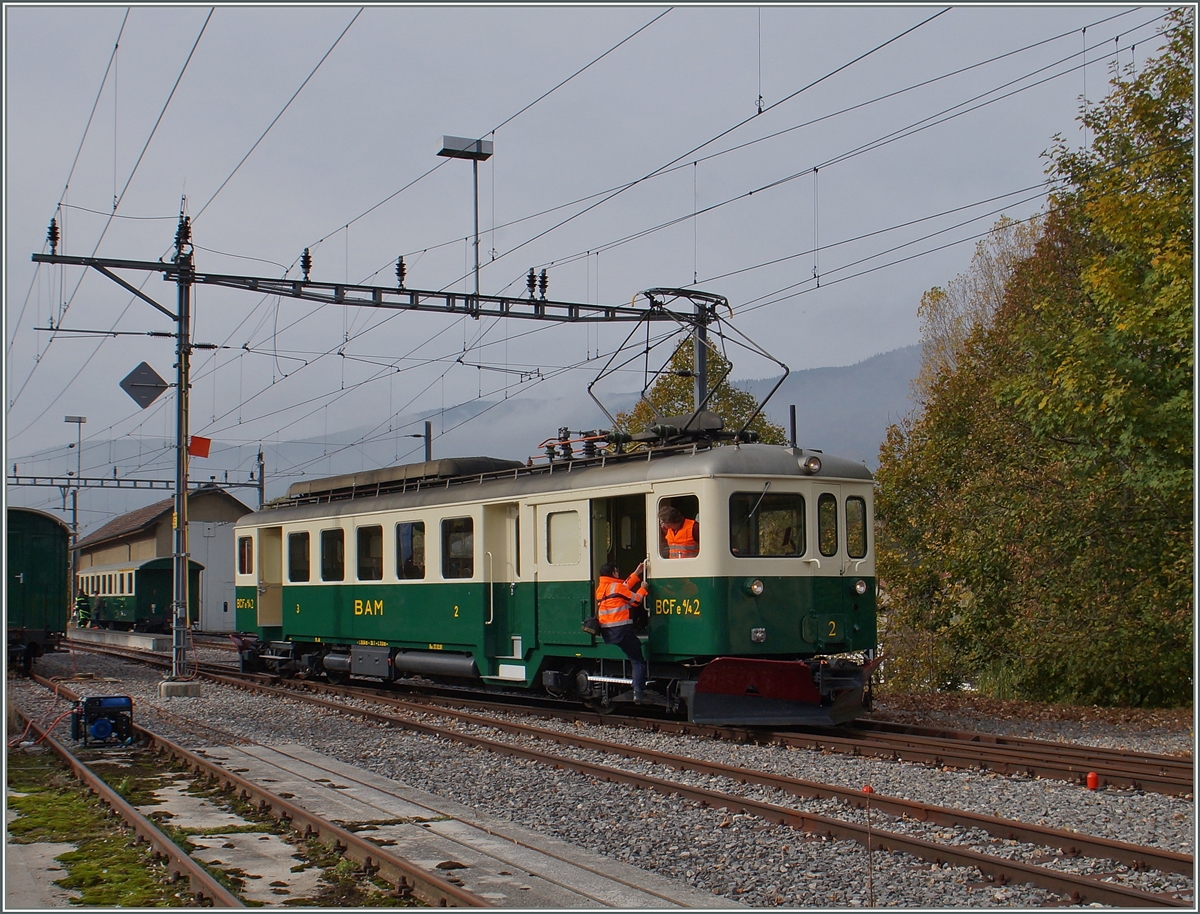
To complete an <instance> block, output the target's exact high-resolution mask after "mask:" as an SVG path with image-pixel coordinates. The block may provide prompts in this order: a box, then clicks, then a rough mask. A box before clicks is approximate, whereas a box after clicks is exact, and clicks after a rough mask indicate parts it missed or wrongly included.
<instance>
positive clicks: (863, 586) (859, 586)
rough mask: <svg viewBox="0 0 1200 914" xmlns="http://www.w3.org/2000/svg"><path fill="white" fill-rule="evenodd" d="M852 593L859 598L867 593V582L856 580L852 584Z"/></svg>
mask: <svg viewBox="0 0 1200 914" xmlns="http://www.w3.org/2000/svg"><path fill="white" fill-rule="evenodd" d="M854 592H855V593H856V594H858V595H859V596H860V597H861V596H862V595H863V594H865V593H866V592H867V582H866V581H863V580H858V581H855V582H854Z"/></svg>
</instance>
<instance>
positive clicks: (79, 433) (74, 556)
mask: <svg viewBox="0 0 1200 914" xmlns="http://www.w3.org/2000/svg"><path fill="white" fill-rule="evenodd" d="M63 422H70V423H71V424H73V425H74V426H75V429H76V436H75V485H74V487H73V488H72V489H71V592H72V593H74V592H75V573H76V572H77V571H78V570H79V554H78V552H77V551H76V549H75V547H76V546H77V545H79V486H80V485H81V484H82V481H83V424H84V423H85V422H87V416H63Z"/></svg>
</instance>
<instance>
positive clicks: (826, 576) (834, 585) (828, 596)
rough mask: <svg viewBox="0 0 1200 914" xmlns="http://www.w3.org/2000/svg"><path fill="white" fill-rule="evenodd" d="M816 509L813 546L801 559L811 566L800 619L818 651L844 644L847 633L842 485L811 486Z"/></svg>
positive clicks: (837, 648)
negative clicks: (806, 604) (807, 600)
mask: <svg viewBox="0 0 1200 914" xmlns="http://www.w3.org/2000/svg"><path fill="white" fill-rule="evenodd" d="M813 494H814V495H815V497H816V511H814V512H813V514H814V515H815V517H814V519H813V520H814V523H815V525H816V536H815V537H814V538H813V540H812V542H813V545H814V546H815V547H816V548H815V549H809V557H808V558H806V559H805V560H804V561H805V562H806V563H807V564H808V565H809V567H811V568H812V569H813V572H812V574H813V578H812V602H811V604H810V607H811V608H810V610H809V612H808V614H807V615H806V616H804V618H803V619H802V620H801V634H802V636H803V638H804V640H805V641H808V642H809V643H811V644H812V645H814V646H815V647H816V649H817V650H819V651H838V650H843V649H844V648H845V642H846V640H847V638H848V637H849V624H850V619H849V615H848V610H849V606H848V604H847V587H846V578H845V575H846V569H847V565H846V561H847V559H846V530H845V528H844V524H843V523H842V519H843V517H844V515H843V512H842V487H841V486H838V485H827V484H824V483H822V484H819V485H817V486H816V487H815V488H814V492H813Z"/></svg>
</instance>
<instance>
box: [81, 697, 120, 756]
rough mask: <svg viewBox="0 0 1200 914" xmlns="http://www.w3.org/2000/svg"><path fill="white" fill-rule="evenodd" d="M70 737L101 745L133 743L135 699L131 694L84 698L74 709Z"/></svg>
mask: <svg viewBox="0 0 1200 914" xmlns="http://www.w3.org/2000/svg"><path fill="white" fill-rule="evenodd" d="M71 738H72V739H73V740H75V741H76V742H79V741H80V740H82V741H83V744H84V745H85V746H87V745H88V744H90V743H100V744H102V745H112V744H116V745H122V746H128V745H131V744H132V743H133V699H132V698H130V697H129V696H128V695H106V696H98V697H95V698H85V699H83V701H80V702H78V703H77V704H76V705H75V710H73V711H72V712H71Z"/></svg>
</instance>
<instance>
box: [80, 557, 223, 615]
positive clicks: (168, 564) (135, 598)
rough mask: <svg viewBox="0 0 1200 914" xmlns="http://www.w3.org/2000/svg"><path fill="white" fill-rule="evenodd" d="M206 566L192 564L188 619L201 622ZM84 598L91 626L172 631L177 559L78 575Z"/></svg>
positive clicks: (94, 568) (144, 561)
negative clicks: (203, 579)
mask: <svg viewBox="0 0 1200 914" xmlns="http://www.w3.org/2000/svg"><path fill="white" fill-rule="evenodd" d="M203 570H204V566H203V565H201V564H200V563H199V562H193V561H191V560H190V559H189V560H188V618H189V619H190V620H191V622H192V624H193V625H194V624H195V623H196V621H197V620H198V619H199V618H200V572H201V571H203ZM77 586H78V590H79V593H80V594H83V595H84V596H86V597H87V598H88V602H89V604H90V607H91V623H92V624H93V625H96V626H98V627H100V628H111V629H116V630H120V631H139V632H167V631H170V630H171V622H172V618H171V604H172V601H173V600H174V592H175V568H174V559H173V558H171V557H170V556H165V557H159V558H151V559H142V560H140V561H131V562H119V563H116V564H111V565H94V566H92V567H90V568H84V569H81V570H80V571H79V572H78V574H77Z"/></svg>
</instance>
